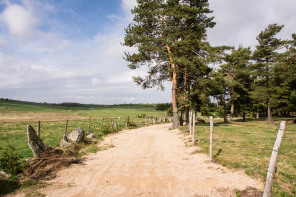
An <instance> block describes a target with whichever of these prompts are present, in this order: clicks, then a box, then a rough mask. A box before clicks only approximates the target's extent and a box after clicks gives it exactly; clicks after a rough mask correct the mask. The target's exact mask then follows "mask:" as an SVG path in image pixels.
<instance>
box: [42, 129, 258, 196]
mask: <svg viewBox="0 0 296 197" xmlns="http://www.w3.org/2000/svg"><path fill="white" fill-rule="evenodd" d="M170 126H171V125H170V124H162V125H153V126H149V127H144V128H139V129H134V130H125V131H122V132H119V133H117V134H113V135H110V136H108V137H106V138H105V140H104V142H103V145H108V146H109V147H110V148H109V149H108V150H104V151H100V152H97V153H96V154H93V155H88V156H85V157H84V158H83V160H84V162H83V164H74V165H72V166H70V167H69V168H67V169H64V170H61V171H60V172H58V174H57V177H56V178H55V179H52V180H50V181H48V182H49V183H51V184H50V185H48V186H47V187H45V188H41V189H39V192H40V193H42V194H46V196H236V194H237V193H238V192H237V191H238V190H239V191H241V192H240V194H241V195H242V194H247V195H244V196H262V193H261V191H262V190H263V183H262V182H260V181H258V180H254V179H251V178H250V177H248V176H247V175H246V174H244V173H243V172H240V171H233V170H230V169H227V168H225V167H223V166H221V165H218V164H215V163H211V162H210V161H209V158H208V156H207V155H205V154H202V153H200V150H199V149H198V148H197V147H192V146H186V138H184V136H183V135H182V134H181V133H180V132H179V131H178V130H169V128H170ZM187 144H188V145H189V144H190V142H188V143H187ZM101 145H102V144H101ZM111 147H112V148H111ZM242 196H243V195H242Z"/></svg>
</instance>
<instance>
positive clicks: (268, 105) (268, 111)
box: [267, 99, 271, 124]
mask: <svg viewBox="0 0 296 197" xmlns="http://www.w3.org/2000/svg"><path fill="white" fill-rule="evenodd" d="M267 116H268V124H270V123H271V111H270V100H269V99H268V100H267Z"/></svg>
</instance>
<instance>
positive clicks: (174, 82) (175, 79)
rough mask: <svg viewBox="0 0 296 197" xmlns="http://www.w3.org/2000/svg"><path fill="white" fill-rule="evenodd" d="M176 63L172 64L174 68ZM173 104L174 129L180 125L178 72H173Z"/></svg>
mask: <svg viewBox="0 0 296 197" xmlns="http://www.w3.org/2000/svg"><path fill="white" fill-rule="evenodd" d="M174 67H175V65H172V68H174ZM172 105H173V129H177V128H179V127H180V122H179V117H178V106H177V73H176V71H174V73H173V85H172Z"/></svg>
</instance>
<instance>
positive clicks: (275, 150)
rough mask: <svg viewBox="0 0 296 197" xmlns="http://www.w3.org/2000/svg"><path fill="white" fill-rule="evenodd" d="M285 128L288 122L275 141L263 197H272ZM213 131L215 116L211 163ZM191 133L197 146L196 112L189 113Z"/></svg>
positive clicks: (211, 153) (282, 124)
mask: <svg viewBox="0 0 296 197" xmlns="http://www.w3.org/2000/svg"><path fill="white" fill-rule="evenodd" d="M285 128H286V121H281V123H280V128H279V131H278V134H277V138H276V140H275V143H274V146H273V149H272V153H271V157H270V162H269V166H268V171H267V176H266V183H265V188H264V193H263V197H271V196H272V184H273V178H274V177H275V172H276V162H277V157H278V153H279V149H280V146H281V143H282V140H283V138H284V133H285ZM213 131H214V122H213V116H210V160H211V161H212V160H213ZM189 132H190V135H192V143H193V145H195V142H196V139H195V112H194V111H190V112H189Z"/></svg>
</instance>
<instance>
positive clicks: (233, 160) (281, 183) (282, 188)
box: [182, 118, 296, 196]
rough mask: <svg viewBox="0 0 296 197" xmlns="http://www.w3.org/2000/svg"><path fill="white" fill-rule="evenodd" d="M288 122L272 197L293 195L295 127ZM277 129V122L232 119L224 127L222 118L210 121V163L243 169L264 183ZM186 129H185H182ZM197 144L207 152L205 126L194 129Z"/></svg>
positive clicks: (294, 181) (290, 120)
mask: <svg viewBox="0 0 296 197" xmlns="http://www.w3.org/2000/svg"><path fill="white" fill-rule="evenodd" d="M286 120H288V124H287V127H286V132H285V136H284V140H283V142H282V145H281V149H280V153H279V157H278V163H277V173H276V177H275V182H274V187H273V195H274V196H295V195H296V189H295V188H296V152H295V147H296V124H293V123H292V119H291V118H290V119H286ZM278 128H279V119H275V122H274V124H271V125H268V124H267V123H266V121H264V120H263V119H261V120H256V119H252V120H248V121H247V122H241V121H240V120H235V121H234V122H233V123H231V124H224V123H223V120H222V119H215V120H214V140H213V144H214V145H213V155H214V161H215V162H218V163H221V164H222V165H224V166H228V167H232V168H237V169H243V170H244V171H245V172H246V173H247V174H249V175H251V176H253V177H255V178H259V179H261V180H265V178H266V174H267V169H268V164H269V160H270V156H271V152H272V148H273V145H274V142H275V139H276V136H277V131H278ZM182 130H183V131H185V130H188V128H187V127H183V128H182ZM196 132H197V133H196V136H197V139H198V144H199V146H201V147H202V148H203V151H204V152H205V153H207V154H208V153H209V124H208V123H206V124H202V123H201V124H199V123H198V125H197V126H196Z"/></svg>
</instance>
